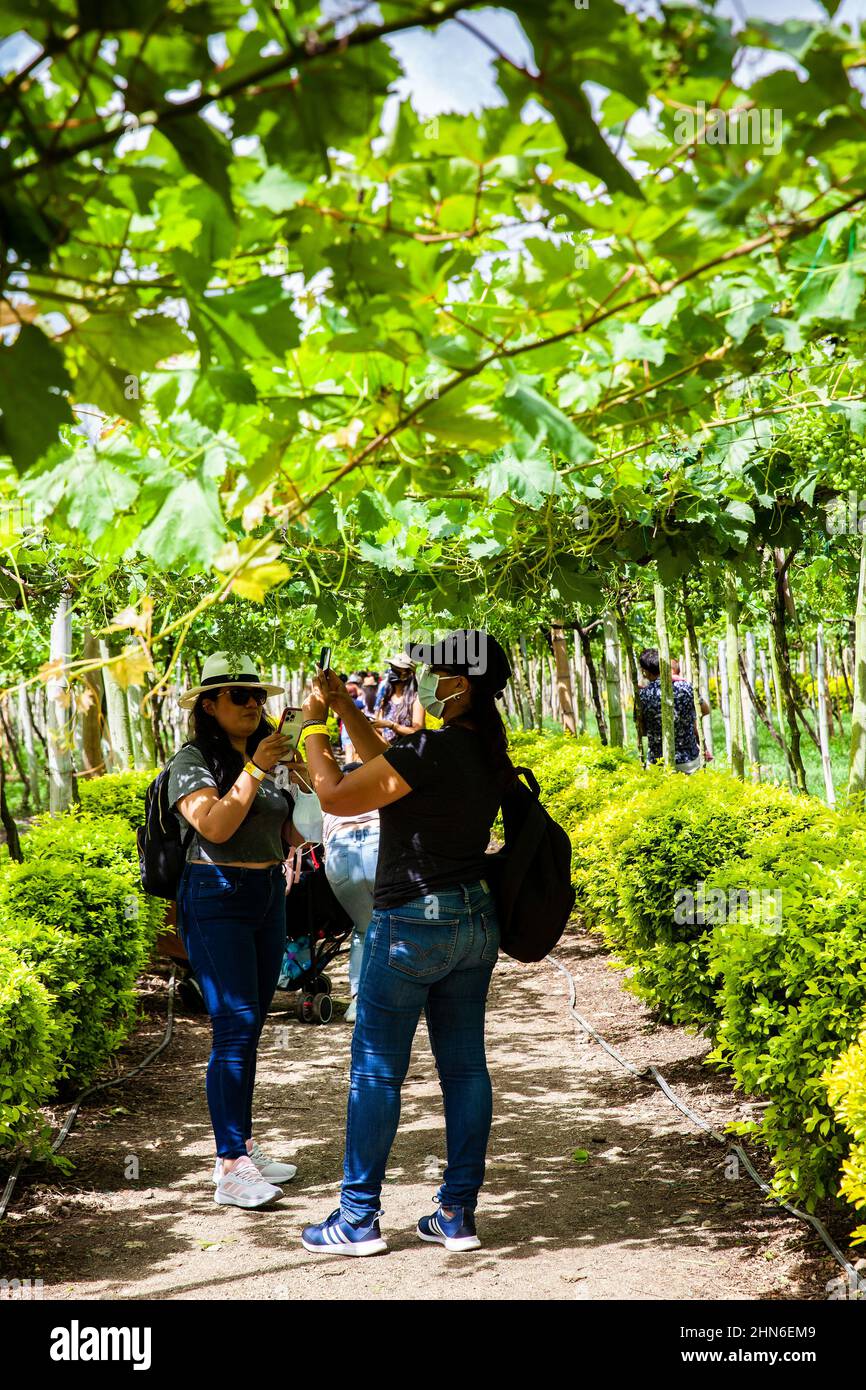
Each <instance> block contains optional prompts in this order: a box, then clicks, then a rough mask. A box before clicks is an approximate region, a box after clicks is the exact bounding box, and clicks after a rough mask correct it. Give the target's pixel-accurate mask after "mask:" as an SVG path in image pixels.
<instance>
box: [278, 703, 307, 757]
mask: <svg viewBox="0 0 866 1390" xmlns="http://www.w3.org/2000/svg"><path fill="white" fill-rule="evenodd" d="M303 727H304V711H303V710H302V709H299V710H295V711H294V713H293V714H291V715H289V717H288V718H287V719H286V720H285V722H284V724H283V727H282V728H281V729H280V733H281V734H284V735H285V737H286V738H290V739H291V740H292V744H293V745H294V747H295V748H297V746H298V739H299V738H300V736H301V730H302V728H303Z"/></svg>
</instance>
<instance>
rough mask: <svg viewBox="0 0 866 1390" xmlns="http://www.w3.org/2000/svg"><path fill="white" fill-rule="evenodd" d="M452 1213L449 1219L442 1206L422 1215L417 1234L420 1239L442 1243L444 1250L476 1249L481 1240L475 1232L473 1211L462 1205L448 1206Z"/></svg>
mask: <svg viewBox="0 0 866 1390" xmlns="http://www.w3.org/2000/svg"><path fill="white" fill-rule="evenodd" d="M448 1210H449V1211H452V1212H453V1213H454V1215H453V1216H452V1217H451V1220H450V1221H449V1220H448V1219H447V1218H446V1216H445V1214H444V1212H443V1211H442V1207H441V1206H440V1207H439V1210H438V1211H437V1212H435V1213H434V1214H433V1216H422V1217H421V1220H420V1221H419V1222H418V1235H419V1236H420V1237H421V1239H422V1240H429V1241H434V1242H435V1243H436V1244H437V1245H444V1246H445V1249H446V1250H477V1249H478V1247H479V1246H480V1245H481V1241H480V1240H479V1239H478V1236H477V1235H476V1233H475V1212H474V1211H467V1210H466V1209H465V1208H464V1207H449V1208H448Z"/></svg>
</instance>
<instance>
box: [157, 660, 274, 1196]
mask: <svg viewBox="0 0 866 1390" xmlns="http://www.w3.org/2000/svg"><path fill="white" fill-rule="evenodd" d="M282 693H283V687H282V686H279V685H270V684H268V682H267V681H263V680H261V679H260V677H259V675H258V672H257V671H256V668H255V664H254V662H253V661H252V660H251V659H250V658H249V657H248V656H242V657H237V658H235V659H234V660H230V659H229V658H228V657H227V655H226V653H225V652H214V654H213V655H212V656H209V657H208V658H207V660H206V661H205V663H204V668H203V670H202V678H201V684H200V685H197V686H195V687H194V688H193V689H192V690H189V691H188V692H187V693H186V694H185V695H183V696H182V697H181V700H180V705H181V708H182V709H187V710H191V711H192V714H191V718H190V738H189V740H188V741H187V742H186V743H185V744H184V745H183V746H182V748H181V749H180V751H179V752H178V753H176V754H175V756H174V758H172V760H171V764H170V769H169V783H168V799H169V805H170V806H172V807H173V808H174V811H175V814H176V815H177V816H178V819H179V820H180V822H181V829H182V831H184V832H185V831H186V830H187V829H188V827H189V826H192V828H193V832H194V833H193V835H192V836H191V838H190V843H189V845H188V847H187V852H186V864H185V866H184V870H183V874H182V876H181V881H180V886H179V888H178V893H177V917H178V930H179V932H180V934H181V939H182V940H183V943H184V946H185V947H186V951H187V955H188V956H189V960H190V965H191V966H192V969H193V970H194V971H195V975H196V978H197V980H198V982H199V984H200V986H201V990H202V994H203V995H204V1000H205V1004H206V1006H207V1011H208V1014H209V1015H210V1019H211V1025H212V1029H213V1050H212V1052H211V1056H210V1061H209V1062H208V1068H207V1078H206V1090H207V1099H208V1107H209V1109H210V1115H211V1122H212V1124H213V1128H214V1136H215V1139H216V1152H217V1158H216V1164H215V1168H214V1174H213V1179H214V1183H215V1188H216V1190H215V1194H214V1200H215V1201H216V1202H218V1203H220V1204H221V1205H230V1206H240V1207H259V1206H263V1205H264V1204H265V1203H266V1202H270V1201H273V1199H274V1198H275V1197H278V1196H280V1195H281V1194H280V1189H279V1187H277V1186H276V1185H275V1184H276V1183H281V1182H288V1181H289V1179H290V1178H293V1177H294V1176H295V1173H296V1171H297V1169H296V1168H295V1167H294V1166H293V1165H292V1164H290V1163H277V1162H275V1161H274V1160H273V1159H271V1158H269V1157H268V1156H267V1155H266V1154H265V1153H264V1152H263V1151H262V1149H261V1148H260V1147H259V1145H258V1143H257V1142H256V1141H255V1140H254V1139H253V1137H252V1099H253V1086H254V1084H255V1075H256V1053H257V1049H258V1043H259V1036H260V1034H261V1030H262V1025H263V1023H264V1020H265V1018H266V1016H267V1012H268V1008H269V1006H270V1003H271V999H272V998H273V994H274V990H275V988H276V984H277V979H278V977H279V972H280V966H281V963H282V959H283V952H284V949H285V941H286V910H285V879H284V876H283V860H284V859H285V855H286V846H287V844H288V843H290V842H291V838H292V837H291V824H292V821H291V806H290V803H289V801H288V800H287V798H286V796H285V794H284V793H283V792H282V791H281V790H280V789H279V788H278V786H277V785H276V783H275V780H274V776H273V769H274V768H275V767H276V764H277V763H278V762H280V761H282V760H284V759H285V758H286V756H287V755H288V754H289V753H290V750H291V748H292V743H291V740H290V739H288V738H287V737H285V736H284V735H283V734H280V733H277V732H276V730H275V729H274V727H273V724H272V723H271V722H270V720H269V719H268V718H267V716H266V715H265V713H264V702H265V700H266V699H267V697H268V696H269V695H279V694H282Z"/></svg>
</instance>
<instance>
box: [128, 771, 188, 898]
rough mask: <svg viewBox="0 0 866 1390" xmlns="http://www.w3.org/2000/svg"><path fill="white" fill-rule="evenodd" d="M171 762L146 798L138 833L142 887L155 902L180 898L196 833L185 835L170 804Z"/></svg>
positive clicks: (155, 779)
mask: <svg viewBox="0 0 866 1390" xmlns="http://www.w3.org/2000/svg"><path fill="white" fill-rule="evenodd" d="M170 767H171V759H169V761H168V763H166V765H165V767H164V768H163V769H162V772H159V773H157V775H156V777H154V779H153V781H152V782H151V784H150V786H149V787H148V789H147V791H146V792H145V794H144V825H140V826H139V827H138V829H137V830H136V832H135V838H136V843H137V845H138V868H139V875H140V877H141V886H142V888H143V889H144V891H145V893H150V894H151V896H152V897H154V898H169V899H171V900H174V899H175V898H176V897H177V890H178V885H179V884H180V878H181V874H182V873H183V866H184V863H185V862H186V851H187V848H188V846H189V842H190V840H191V839H192V837H193V835H194V834H195V831H194V830H193V828H192V826H190V827H189V829H188V830H186V831H181V828H180V822H179V821H178V818H177V816H176V815H175V814H174V811H173V810H172V808H171V807H170V806H169V804H168V773H169V768H170Z"/></svg>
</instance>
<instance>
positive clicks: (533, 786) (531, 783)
mask: <svg viewBox="0 0 866 1390" xmlns="http://www.w3.org/2000/svg"><path fill="white" fill-rule="evenodd" d="M518 777H522V778H523V780H524V782H525V783H526V785H527V786H528V787H529V790H530V791H531V792H532V795H533V796H536V797H540V796H541V787H540V786H539V785H538V779H537V777H536V776H535V773H534V772H533V771H532V768H531V767H516V768H515V769H514V778H513V780H512V781H511V782H510V783H509V786H510V787H511V786H513V785H514V783H515V782H516V781H517V779H518Z"/></svg>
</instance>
